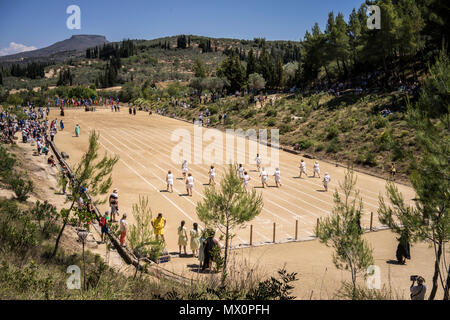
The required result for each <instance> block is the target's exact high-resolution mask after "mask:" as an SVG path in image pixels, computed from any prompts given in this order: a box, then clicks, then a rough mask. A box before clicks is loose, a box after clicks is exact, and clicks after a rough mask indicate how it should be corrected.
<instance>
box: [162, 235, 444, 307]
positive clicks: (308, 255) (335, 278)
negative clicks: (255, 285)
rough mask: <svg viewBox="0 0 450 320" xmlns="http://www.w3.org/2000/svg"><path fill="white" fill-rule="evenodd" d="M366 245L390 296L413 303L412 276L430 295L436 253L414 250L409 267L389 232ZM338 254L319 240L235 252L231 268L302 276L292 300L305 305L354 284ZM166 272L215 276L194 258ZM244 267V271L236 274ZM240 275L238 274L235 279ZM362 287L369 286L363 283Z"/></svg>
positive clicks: (416, 247)
mask: <svg viewBox="0 0 450 320" xmlns="http://www.w3.org/2000/svg"><path fill="white" fill-rule="evenodd" d="M364 237H365V239H367V241H368V242H369V244H370V246H371V247H372V249H373V257H374V263H375V265H376V266H378V267H379V268H380V280H381V283H380V285H381V287H383V286H384V287H385V288H386V289H387V290H391V292H392V297H393V298H394V299H406V300H408V299H409V287H410V285H411V282H410V281H409V279H410V276H411V275H421V276H423V277H424V278H425V281H426V285H427V286H428V291H427V297H428V293H429V292H430V290H431V281H432V277H433V272H434V251H433V249H432V248H431V247H430V246H429V245H428V244H426V243H418V244H415V245H413V246H412V247H411V258H412V260H408V262H407V264H406V265H397V264H395V263H394V261H392V260H395V250H396V248H397V241H396V235H395V234H393V233H392V232H391V231H389V230H384V231H378V232H372V233H366V234H365V235H364ZM449 253H450V250H449V249H447V256H448V254H449ZM332 255H333V249H331V248H327V247H326V246H325V245H324V244H321V243H320V242H319V241H318V240H314V241H306V242H301V243H285V244H277V245H267V246H261V247H252V248H247V249H237V250H233V251H232V254H231V261H230V266H232V270H234V271H232V272H233V276H235V277H238V278H239V272H241V273H242V274H245V273H246V272H247V271H249V270H253V271H254V272H256V273H258V274H260V275H261V276H263V277H265V278H266V277H269V276H277V271H278V270H280V269H281V268H283V267H285V268H286V270H287V271H288V272H296V273H298V275H297V277H298V279H299V280H298V281H297V282H295V284H294V289H293V292H292V294H293V295H294V296H296V298H297V299H301V300H310V299H312V300H321V299H325V300H328V299H331V300H335V299H337V296H336V291H337V290H338V289H339V288H340V287H341V284H342V281H351V276H350V272H349V271H345V270H343V271H341V270H338V269H336V267H335V266H334V264H333V260H332ZM163 266H164V267H165V268H166V269H168V270H170V271H172V272H175V273H178V274H182V275H184V276H185V277H187V278H190V279H194V280H195V279H198V278H199V277H202V278H206V279H207V278H208V277H211V276H212V275H209V274H202V273H200V274H199V273H198V261H197V259H195V258H192V257H186V258H179V259H173V260H172V261H171V262H169V263H166V264H164V265H163ZM233 266H239V268H233ZM236 273H238V274H237V275H236ZM358 284H359V285H365V280H364V279H363V278H362V277H361V275H360V278H359V281H358ZM442 296H443V290H442V288H439V289H438V292H437V296H436V297H437V299H442Z"/></svg>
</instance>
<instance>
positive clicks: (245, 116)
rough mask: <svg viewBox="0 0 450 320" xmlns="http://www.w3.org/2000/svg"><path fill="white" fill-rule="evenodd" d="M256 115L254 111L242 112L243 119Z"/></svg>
mask: <svg viewBox="0 0 450 320" xmlns="http://www.w3.org/2000/svg"><path fill="white" fill-rule="evenodd" d="M255 115H256V110H253V109H252V110H247V111H245V112H244V114H243V116H244V118H245V119H249V118H252V117H254V116H255Z"/></svg>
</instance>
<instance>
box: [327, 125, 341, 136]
mask: <svg viewBox="0 0 450 320" xmlns="http://www.w3.org/2000/svg"><path fill="white" fill-rule="evenodd" d="M325 131H326V132H327V137H326V138H327V140H333V139H335V138H337V136H338V135H339V129H338V127H337V126H336V125H335V124H333V125H332V126H330V127H328V128H326V129H325Z"/></svg>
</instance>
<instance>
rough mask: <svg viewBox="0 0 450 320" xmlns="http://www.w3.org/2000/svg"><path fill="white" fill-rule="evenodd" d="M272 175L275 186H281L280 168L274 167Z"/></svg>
mask: <svg viewBox="0 0 450 320" xmlns="http://www.w3.org/2000/svg"><path fill="white" fill-rule="evenodd" d="M273 176H274V177H275V184H276V186H277V188H279V187H281V186H282V184H281V172H280V169H278V168H275V173H274V174H273Z"/></svg>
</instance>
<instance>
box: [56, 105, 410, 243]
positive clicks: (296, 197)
mask: <svg viewBox="0 0 450 320" xmlns="http://www.w3.org/2000/svg"><path fill="white" fill-rule="evenodd" d="M52 118H60V117H59V114H57V111H56V110H54V111H52V113H51V114H50V119H52ZM64 122H65V130H64V131H62V132H59V133H58V135H57V136H56V138H55V141H56V145H57V146H58V148H59V149H60V151H65V152H67V153H68V154H69V155H70V159H69V163H70V164H71V165H73V164H75V163H76V162H77V161H78V160H79V159H80V157H81V155H82V153H83V152H85V151H86V150H87V141H88V136H89V131H91V130H96V131H98V132H99V133H100V140H99V141H100V145H101V147H102V150H103V151H105V152H107V153H109V154H117V155H119V156H120V160H119V162H118V164H117V165H116V167H115V169H114V172H113V188H117V189H119V209H120V211H119V212H120V213H125V212H126V213H127V214H128V216H129V221H130V223H133V217H132V214H131V212H132V210H131V208H132V205H133V204H134V203H137V202H138V199H139V196H140V195H142V196H148V198H149V200H150V205H151V208H152V211H153V215H154V216H156V214H157V213H159V212H161V213H163V215H164V217H165V218H166V219H167V226H166V229H165V237H166V241H167V245H168V249H169V250H174V249H176V248H177V232H176V228H177V227H178V226H179V224H180V222H181V220H185V221H186V224H187V227H188V228H191V226H192V224H193V223H194V222H198V223H199V224H200V225H202V223H201V221H199V219H198V217H197V214H196V210H195V208H196V204H197V202H200V201H202V199H203V194H204V189H205V188H208V186H207V184H208V181H209V176H208V170H209V167H210V165H212V164H213V163H212V161H213V160H210V159H203V163H202V164H192V163H191V161H189V172H191V173H192V175H193V177H194V179H195V187H194V192H193V197H188V196H185V193H186V188H185V182H184V180H183V179H182V173H181V163H174V162H173V160H172V158H173V156H172V153H173V150H174V147H175V146H176V145H177V144H178V141H172V139H171V137H172V134H173V133H174V132H175V130H180V129H184V130H188V131H189V132H191V140H192V144H194V143H193V142H194V125H193V124H189V123H186V122H182V121H179V120H175V119H171V118H168V117H162V116H160V115H155V114H153V115H151V116H150V115H149V114H148V113H146V112H138V114H137V115H136V116H132V115H129V114H128V109H125V108H122V109H121V111H120V112H117V113H116V112H111V111H110V109H98V110H97V112H84V110H67V111H66V116H65V117H64ZM77 123H78V124H79V125H80V128H81V136H80V137H79V138H75V137H74V133H73V129H74V126H75V124H77ZM255 129H256V130H258V129H263V128H255ZM196 130H198V127H197V129H196ZM202 130H203V131H202V133H204V132H205V131H206V128H203V129H202ZM223 136H224V141H223V148H224V150H223V154H224V155H225V154H226V150H225V146H226V142H225V140H227V138H226V137H225V134H224V135H223ZM232 138H233V137H230V136H228V140H229V141H230V139H232ZM236 139H242V138H236ZM217 143H218V142H217V141H216V142H214V141H213V142H208V141H206V140H204V141H203V151H204V154H206V153H205V149H207V148H208V146H209V147H210V148H211V147H213V145H211V144H217ZM238 145H239V144H237V143H234V159H235V160H237V159H239V158H243V154H242V152H244V151H242V150H237V148H238ZM269 149H270V148H269ZM249 154H250V148H249V146H248V142H247V145H246V148H245V159H246V161H245V163H244V168H245V169H246V170H247V171H248V172H249V175H250V177H251V181H250V187H252V188H256V190H257V192H261V193H262V195H263V200H264V208H263V210H262V212H261V214H260V215H259V216H258V217H257V218H256V219H254V220H253V221H251V222H250V223H249V224H247V225H246V226H245V227H244V228H242V229H240V230H235V231H236V234H237V235H236V237H235V238H234V239H233V241H232V246H239V245H248V244H249V243H250V225H253V236H252V243H253V244H254V245H255V244H261V243H272V242H273V234H274V223H275V240H276V242H282V241H288V240H294V239H295V235H296V223H297V226H298V229H297V230H298V233H297V239H298V240H302V239H308V238H311V237H314V228H315V226H316V223H317V219H318V218H320V217H324V216H326V215H328V214H329V213H330V212H331V211H332V208H333V193H334V191H335V190H336V188H337V187H338V184H339V182H340V181H342V180H343V177H344V174H345V168H342V167H336V166H335V165H334V164H330V163H326V162H320V161H319V163H320V168H321V174H322V177H323V174H324V173H325V172H329V174H330V176H331V183H330V186H329V192H328V193H326V192H324V190H323V185H322V179H319V178H317V177H316V178H312V174H313V170H312V168H313V164H314V160H311V159H305V161H306V163H307V173H308V177H303V178H301V179H300V178H298V175H299V169H298V167H299V164H300V160H301V157H300V156H297V155H293V154H290V153H287V152H284V151H281V150H280V151H279V167H280V170H281V182H282V187H281V188H276V187H275V181H274V177H273V176H272V175H273V168H272V169H268V172H269V179H268V182H269V188H265V189H263V188H261V182H260V181H261V179H260V178H259V173H258V172H257V170H256V165H255V164H254V161H253V160H254V159H251V158H250V156H249ZM268 154H269V156H270V155H271V151H270V150H269V152H268ZM194 157H195V150H194V147H193V146H192V159H194ZM249 158H250V159H249ZM188 160H189V159H188ZM226 166H227V165H226V164H220V165H216V172H217V177H216V181H217V182H218V183H220V179H221V175H222V174H223V173H224V170H225V169H226ZM263 166H264V164H263ZM267 167H269V166H267ZM168 170H172V172H173V173H174V177H175V181H174V192H173V193H168V192H166V191H165V190H166V182H165V177H166V174H167V171H168ZM357 177H358V182H357V189H359V190H360V195H361V197H362V199H363V208H364V216H363V218H362V220H361V225H362V227H363V228H365V229H368V228H369V226H370V216H371V213H373V227H374V228H378V227H380V223H379V221H378V216H377V208H378V197H379V195H380V194H382V195H384V194H385V190H384V188H385V184H386V181H385V180H382V179H379V178H376V177H373V176H369V175H366V174H362V173H358V174H357ZM398 188H399V190H400V191H401V192H402V193H403V194H404V196H405V199H408V200H409V201H411V199H412V198H413V197H414V192H413V190H412V189H411V188H409V187H406V186H403V185H398ZM111 191H112V190H111ZM100 208H101V210H107V209H108V207H107V205H103V206H101V207H100ZM296 221H298V222H296Z"/></svg>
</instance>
